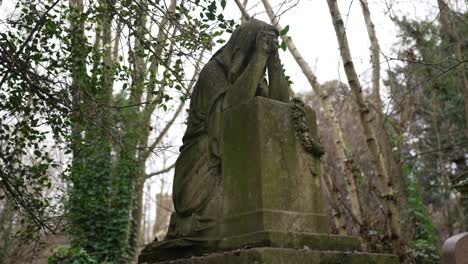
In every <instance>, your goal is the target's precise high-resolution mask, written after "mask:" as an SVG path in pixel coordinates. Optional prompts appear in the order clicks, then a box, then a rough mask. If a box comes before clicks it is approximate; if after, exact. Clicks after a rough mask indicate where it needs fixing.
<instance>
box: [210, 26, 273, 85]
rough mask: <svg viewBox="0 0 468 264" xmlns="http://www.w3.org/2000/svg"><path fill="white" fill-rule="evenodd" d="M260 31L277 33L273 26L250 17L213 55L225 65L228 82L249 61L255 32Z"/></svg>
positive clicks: (237, 74)
mask: <svg viewBox="0 0 468 264" xmlns="http://www.w3.org/2000/svg"><path fill="white" fill-rule="evenodd" d="M261 31H272V32H274V34H276V35H277V36H278V35H279V33H278V30H277V29H276V28H275V27H274V26H272V25H270V24H268V23H265V22H263V21H260V20H257V19H250V20H249V21H247V22H245V23H244V24H242V25H241V26H239V27H238V28H237V29H236V30H235V31H234V32H233V33H232V35H231V37H230V38H229V40H228V42H227V43H226V45H224V47H222V48H221V49H220V50H219V51H218V52H216V54H215V55H214V56H213V58H216V59H217V60H218V61H220V62H221V64H222V65H223V66H224V67H225V69H226V72H227V75H228V76H227V78H228V81H229V82H231V83H233V82H234V81H235V80H236V79H237V78H238V77H239V75H240V74H241V73H242V71H243V70H244V69H245V67H246V66H247V64H248V63H249V61H250V59H251V58H252V56H253V55H254V53H255V44H256V40H257V34H259V32H261Z"/></svg>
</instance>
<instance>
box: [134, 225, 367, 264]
mask: <svg viewBox="0 0 468 264" xmlns="http://www.w3.org/2000/svg"><path fill="white" fill-rule="evenodd" d="M159 243H161V244H160V246H158V247H155V248H154V249H153V250H147V251H145V252H142V254H141V255H140V256H139V259H138V262H139V263H166V262H165V261H171V260H176V259H181V258H187V257H192V256H201V255H205V254H215V253H219V252H226V251H236V250H237V251H239V250H240V249H245V248H266V247H268V248H272V249H278V250H283V249H309V250H315V251H320V250H323V251H342V252H357V251H358V250H360V244H359V243H360V242H359V239H358V238H357V237H353V236H341V235H334V234H325V233H304V232H279V231H258V232H253V233H247V234H242V235H238V236H232V237H226V238H223V239H221V240H218V241H209V242H206V241H205V242H197V243H192V242H191V241H187V240H184V239H175V240H168V241H162V242H159ZM163 243H167V244H168V245H171V246H170V247H164V245H163ZM176 263H178V262H176ZM188 263H190V262H188Z"/></svg>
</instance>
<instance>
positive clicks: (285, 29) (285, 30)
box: [280, 25, 289, 36]
mask: <svg viewBox="0 0 468 264" xmlns="http://www.w3.org/2000/svg"><path fill="white" fill-rule="evenodd" d="M288 31H289V25H287V26H286V27H284V28H283V29H282V30H281V31H280V36H284V35H286V34H288Z"/></svg>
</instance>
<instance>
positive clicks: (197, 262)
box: [142, 248, 399, 264]
mask: <svg viewBox="0 0 468 264" xmlns="http://www.w3.org/2000/svg"><path fill="white" fill-rule="evenodd" d="M142 263H144V264H154V263H158V264H244V263H245V264H253V263H255V264H262V263H265V264H289V263H291V264H303V263H304V264H305V263H307V264H397V263H399V261H398V258H397V257H396V256H393V255H386V254H376V253H362V252H353V251H347V252H339V251H316V250H308V249H289V248H250V249H241V250H233V251H225V252H219V253H212V254H208V255H204V256H198V257H190V258H185V259H178V260H173V261H167V262H142Z"/></svg>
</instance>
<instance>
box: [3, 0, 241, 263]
mask: <svg viewBox="0 0 468 264" xmlns="http://www.w3.org/2000/svg"><path fill="white" fill-rule="evenodd" d="M225 5H226V2H225V1H221V2H217V1H195V2H185V1H182V2H178V1H170V2H169V1H168V2H161V1H152V0H140V1H126V0H122V1H115V0H114V1H108V0H100V1H82V0H70V1H65V0H63V1H61V0H56V1H19V2H18V4H17V6H16V8H17V9H16V13H15V14H16V15H17V16H16V17H14V19H11V20H9V21H7V22H5V25H6V26H7V27H8V28H7V30H6V31H5V33H2V35H1V39H0V41H1V44H2V45H1V49H2V52H1V54H2V55H1V64H0V65H1V66H0V70H1V71H2V73H3V75H2V80H1V85H0V87H1V89H2V90H1V93H0V95H1V96H2V104H1V110H2V112H1V114H2V116H1V118H2V119H1V124H2V133H1V136H2V156H1V158H2V160H1V162H2V165H4V166H5V168H6V170H3V171H2V176H1V178H2V187H3V188H4V189H5V190H6V192H7V194H8V196H9V197H11V199H13V201H15V203H16V204H18V205H20V206H21V208H22V209H23V210H24V211H25V212H28V213H29V215H30V219H32V220H33V221H35V225H33V226H42V227H43V228H46V224H45V223H44V222H43V220H42V218H41V213H43V212H46V211H47V210H46V208H48V204H47V202H48V201H49V200H50V198H49V197H47V196H44V191H46V190H47V188H48V187H50V185H51V183H50V178H49V177H48V175H47V173H46V172H47V170H48V169H50V168H51V167H54V166H57V165H55V162H54V160H52V159H51V157H49V156H48V155H47V153H46V152H47V151H46V150H45V149H44V148H42V145H41V142H44V141H45V140H46V139H48V135H49V134H50V135H51V136H50V137H51V138H52V137H53V139H54V140H55V141H56V142H64V143H66V145H65V146H66V147H65V148H66V149H68V154H69V157H70V159H71V164H70V166H69V168H68V170H67V171H66V172H65V173H64V174H63V175H64V178H63V179H64V180H65V181H66V182H67V183H68V185H67V188H66V192H67V193H66V194H67V195H66V197H67V201H66V207H65V209H66V210H65V212H66V216H67V230H68V232H69V233H70V235H71V237H70V239H71V244H72V245H73V248H76V247H80V248H82V249H83V250H84V252H86V253H87V254H89V255H90V256H91V257H93V258H95V259H97V260H99V261H111V262H116V263H126V262H128V261H130V260H131V259H132V258H134V256H135V252H136V250H137V246H138V245H137V241H138V235H139V234H138V232H139V221H140V218H141V210H142V208H141V196H142V188H143V184H144V181H145V179H147V177H149V176H148V175H146V171H145V163H146V160H147V159H148V158H149V157H151V155H153V153H154V152H155V150H157V149H158V148H159V147H160V145H161V143H162V139H163V138H164V136H165V135H167V132H168V130H169V127H170V126H171V125H172V124H173V123H174V120H175V119H176V117H177V115H179V114H180V113H181V112H183V111H182V110H183V109H184V104H185V100H186V99H187V98H189V96H190V86H191V83H193V82H191V80H190V78H192V74H187V73H191V72H194V71H195V73H196V67H194V65H195V66H196V65H197V64H198V63H199V62H200V61H201V60H202V59H203V57H201V56H199V54H200V53H201V52H202V51H203V50H207V49H210V48H211V46H212V45H213V42H222V39H221V38H220V36H221V35H222V33H223V32H224V31H230V30H232V26H233V25H234V22H233V21H226V20H225V19H224V17H223V15H222V14H221V12H222V9H223V8H224V7H225ZM176 95H177V97H175V96H176ZM3 99H4V100H3ZM4 102H5V103H4ZM174 105H175V106H176V107H175V109H173V108H174V107H173V106H174ZM172 110H175V111H174V116H173V117H172V118H171V119H170V120H169V122H167V124H162V126H156V125H155V124H154V114H155V113H158V112H164V111H172ZM12 120H13V121H12ZM47 133H49V134H47ZM150 138H151V139H152V138H156V139H155V140H150ZM3 141H4V142H5V144H3ZM3 148H4V149H3ZM3 150H5V151H3ZM23 152H32V153H33V154H34V162H31V165H25V164H29V163H25V162H23V161H24V159H25V154H26V153H23ZM26 180H27V182H26ZM34 184H36V185H37V186H38V187H37V190H36V189H35V188H34V186H35V185H34ZM31 190H33V191H31ZM22 191H25V192H26V194H30V195H29V196H24V195H23V196H21V195H19V194H20V193H21V192H22ZM25 197H26V198H25ZM76 252H81V251H80V250H78V251H76Z"/></svg>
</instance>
